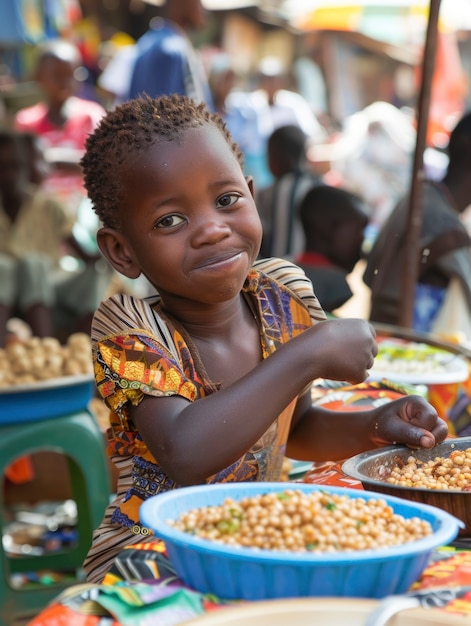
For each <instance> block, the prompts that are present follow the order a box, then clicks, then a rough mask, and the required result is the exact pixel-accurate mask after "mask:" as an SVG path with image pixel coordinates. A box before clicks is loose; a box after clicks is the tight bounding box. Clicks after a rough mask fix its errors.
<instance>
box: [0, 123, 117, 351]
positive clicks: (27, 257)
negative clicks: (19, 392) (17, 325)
mask: <svg viewBox="0 0 471 626" xmlns="http://www.w3.org/2000/svg"><path fill="white" fill-rule="evenodd" d="M46 174H47V164H45V162H44V159H43V150H42V146H41V140H40V138H39V137H38V136H37V135H35V134H34V133H20V132H17V131H9V130H7V131H1V132H0V346H1V345H5V343H6V338H7V327H8V322H9V320H10V319H11V318H12V317H18V318H20V319H22V320H24V321H25V322H26V323H27V324H28V325H29V327H30V329H31V333H32V334H33V335H34V336H37V337H49V336H55V337H58V338H60V339H65V338H66V337H67V336H68V335H69V334H70V333H72V332H76V331H79V332H86V333H87V334H88V333H89V331H90V324H91V318H92V315H93V313H94V311H95V309H96V306H97V303H98V302H99V301H100V300H101V299H102V297H103V295H104V291H105V289H106V286H107V284H108V281H109V279H110V275H111V274H110V270H109V269H108V266H107V264H106V263H105V262H104V260H103V259H102V256H101V253H99V251H98V248H96V249H95V250H93V249H92V250H90V251H89V252H88V253H87V251H86V250H85V249H84V247H83V246H81V245H80V241H79V240H78V239H77V238H76V236H75V233H76V231H75V229H74V220H72V219H71V218H70V216H69V215H68V214H67V211H66V210H65V207H64V205H62V204H61V203H60V202H59V201H58V200H57V198H56V197H55V196H54V195H52V194H51V193H50V192H48V191H47V190H45V189H44V188H42V181H43V180H44V177H45V175H46ZM66 253H67V254H68V255H70V257H71V258H73V259H75V263H74V266H73V267H70V268H67V267H63V266H62V265H61V262H62V260H63V259H64V255H65V254H66ZM100 261H101V263H102V265H103V268H102V270H103V271H99V270H98V268H97V262H100Z"/></svg>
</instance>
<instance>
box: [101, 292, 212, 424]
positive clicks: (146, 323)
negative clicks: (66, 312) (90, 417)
mask: <svg viewBox="0 0 471 626" xmlns="http://www.w3.org/2000/svg"><path fill="white" fill-rule="evenodd" d="M92 348H93V361H94V367H95V382H96V385H97V388H98V391H99V392H100V394H101V396H102V397H103V399H104V400H105V402H106V403H107V404H108V406H109V407H110V408H111V409H112V410H113V411H115V412H116V411H119V410H120V409H121V408H122V407H123V406H124V404H126V402H128V401H129V402H131V403H133V404H139V402H140V401H141V400H142V398H143V396H144V395H152V396H155V397H159V396H160V397H162V396H172V395H179V396H182V397H184V398H186V399H187V400H189V401H193V400H195V399H196V398H197V396H198V394H203V393H204V391H203V388H204V381H203V380H202V379H201V377H200V376H199V373H198V371H197V370H196V367H195V364H194V362H193V359H192V357H191V354H190V351H189V350H188V348H187V346H186V343H185V342H184V340H183V338H182V337H181V335H180V334H179V333H178V332H176V331H173V332H171V331H170V330H169V328H168V327H167V326H166V324H165V322H164V321H163V320H162V319H160V318H159V317H158V316H157V315H155V314H154V313H153V311H152V308H151V307H150V306H149V304H148V303H146V302H145V300H141V299H137V298H133V297H132V296H126V295H123V294H116V295H115V296H113V297H112V298H109V299H108V300H106V301H105V302H102V303H101V305H100V307H99V308H98V310H97V312H96V314H95V317H94V321H93V326H92Z"/></svg>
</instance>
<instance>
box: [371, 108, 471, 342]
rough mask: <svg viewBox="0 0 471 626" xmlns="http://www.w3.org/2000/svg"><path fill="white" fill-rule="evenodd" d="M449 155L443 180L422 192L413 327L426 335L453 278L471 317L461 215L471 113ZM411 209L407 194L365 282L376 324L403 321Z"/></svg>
mask: <svg viewBox="0 0 471 626" xmlns="http://www.w3.org/2000/svg"><path fill="white" fill-rule="evenodd" d="M447 152H448V158H449V162H448V167H447V170H446V173H445V176H444V177H443V179H442V180H440V181H436V180H425V181H424V183H423V188H422V198H421V203H422V216H423V217H422V232H421V234H420V240H419V242H418V245H419V250H420V252H421V256H420V260H419V263H420V265H419V267H418V283H417V285H416V293H415V302H414V315H413V318H414V319H413V328H414V329H415V330H419V331H422V332H429V331H431V329H432V326H433V323H434V320H435V318H436V316H437V315H438V314H439V311H440V308H441V306H442V305H443V303H444V301H445V298H446V294H447V289H448V287H449V285H450V283H451V281H452V280H453V279H455V280H456V281H457V285H458V287H459V289H460V292H461V294H462V299H463V303H464V305H465V307H466V310H467V317H468V319H470V318H471V247H470V243H471V240H470V238H469V235H468V232H467V229H466V227H465V225H464V223H463V220H462V217H461V216H462V214H463V212H464V211H465V210H466V208H467V207H468V206H469V205H470V204H471V176H470V175H469V167H470V163H471V112H468V113H466V114H465V115H464V116H463V117H462V118H461V120H460V121H459V122H458V124H457V125H456V126H455V128H454V129H453V131H452V132H451V135H450V140H449V142H448V147H447ZM408 211H409V196H408V195H406V196H404V197H403V198H402V199H401V200H400V201H399V203H398V204H397V206H396V207H395V209H394V210H393V212H392V213H391V215H390V216H389V219H388V220H387V221H386V223H385V224H384V225H383V227H382V229H381V231H380V233H379V235H378V237H377V239H376V241H375V244H374V246H373V248H372V250H371V252H370V254H369V256H368V264H367V267H366V270H365V273H364V276H363V280H364V282H365V283H366V285H368V286H369V287H370V288H371V313H370V319H371V320H372V321H374V322H379V323H384V324H398V323H399V314H400V310H401V280H402V275H403V270H404V268H403V258H404V246H405V243H406V236H407V230H406V229H407V218H408ZM448 330H449V332H450V333H452V332H454V330H456V331H459V330H460V329H452V328H451V327H450V328H449V329H448Z"/></svg>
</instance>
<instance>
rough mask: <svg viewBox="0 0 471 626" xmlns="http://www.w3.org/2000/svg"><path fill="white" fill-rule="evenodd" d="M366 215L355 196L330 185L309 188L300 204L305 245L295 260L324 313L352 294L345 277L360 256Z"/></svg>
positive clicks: (364, 209)
mask: <svg viewBox="0 0 471 626" xmlns="http://www.w3.org/2000/svg"><path fill="white" fill-rule="evenodd" d="M368 214H369V211H368V210H367V208H366V205H365V203H364V202H363V200H362V199H361V198H360V197H359V196H357V195H355V194H353V193H351V192H349V191H347V190H345V189H340V188H338V187H332V186H330V185H317V186H316V187H313V188H311V189H310V190H309V191H308V192H307V193H306V194H305V196H304V198H303V200H302V202H301V204H300V207H299V219H300V222H301V224H302V227H303V232H304V238H305V246H304V250H303V252H302V253H301V254H299V255H297V257H296V258H295V263H296V264H297V265H299V266H300V267H301V268H302V269H303V270H304V272H305V273H306V276H307V277H308V278H309V279H310V280H311V282H312V284H313V287H314V292H315V294H316V296H317V299H318V300H319V302H320V303H321V306H322V308H323V309H324V311H326V312H327V313H332V312H333V311H335V309H338V308H339V307H341V306H342V305H343V304H345V302H347V300H349V299H350V298H351V297H352V296H353V292H352V290H351V288H350V285H349V284H348V281H347V276H348V274H350V273H351V272H352V271H353V269H354V267H355V265H356V264H357V263H358V261H359V260H360V258H361V256H362V245H363V238H364V233H365V229H366V227H367V225H368V221H369V217H368Z"/></svg>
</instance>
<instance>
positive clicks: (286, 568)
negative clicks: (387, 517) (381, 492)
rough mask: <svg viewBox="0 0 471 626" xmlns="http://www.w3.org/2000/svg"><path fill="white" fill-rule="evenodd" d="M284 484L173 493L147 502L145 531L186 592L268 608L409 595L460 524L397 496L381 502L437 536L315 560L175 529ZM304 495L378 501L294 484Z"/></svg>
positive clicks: (220, 486)
mask: <svg viewBox="0 0 471 626" xmlns="http://www.w3.org/2000/svg"><path fill="white" fill-rule="evenodd" d="M287 488H289V486H287V484H286V483H240V484H239V483H237V484H235V483H231V484H227V483H225V484H217V485H202V486H196V487H185V488H181V489H176V490H174V491H170V492H167V493H164V494H160V495H158V496H154V497H151V498H149V499H148V500H146V501H145V502H144V503H143V504H142V506H141V513H140V515H141V520H142V523H143V524H144V525H145V526H147V527H148V528H151V529H152V530H153V531H154V532H155V534H156V536H157V537H160V538H162V539H163V540H164V541H165V543H166V547H167V551H168V555H169V558H170V561H171V562H172V564H173V565H174V567H175V569H176V571H177V574H178V575H179V577H180V578H181V579H182V580H183V582H184V583H185V584H187V585H188V586H189V587H192V588H194V589H196V590H197V591H200V592H203V593H213V594H216V595H217V596H219V597H220V598H228V599H246V600H264V599H270V598H289V597H303V596H317V597H319V596H324V597H325V596H344V597H347V596H348V597H364V598H382V597H384V596H386V595H389V594H392V593H402V592H404V591H406V590H408V589H409V587H410V585H411V584H412V583H413V582H414V581H416V580H417V579H418V578H419V576H420V575H421V573H422V571H423V570H424V568H425V567H426V565H427V563H428V561H429V558H430V555H431V553H432V551H433V550H434V549H435V548H436V547H438V546H441V545H445V544H447V543H449V542H450V541H452V540H453V539H454V538H455V537H456V535H457V533H458V521H457V520H456V519H455V518H454V517H452V516H451V515H449V514H448V513H446V512H444V511H441V510H440V509H436V508H433V507H429V506H426V505H422V504H417V503H413V502H407V501H406V500H401V499H399V498H395V497H393V496H384V499H385V500H386V501H387V502H388V503H389V504H390V506H392V507H393V509H394V511H395V512H396V513H398V514H400V515H402V516H404V517H409V518H410V517H415V516H418V517H420V518H422V519H425V520H427V521H429V522H430V523H431V525H432V528H433V531H434V532H433V534H432V535H430V536H428V537H425V538H423V539H420V540H417V541H412V542H410V543H407V544H403V545H399V546H393V547H389V548H381V549H375V550H362V551H354V552H352V551H350V552H337V553H322V554H313V553H311V552H303V553H300V552H298V553H295V552H282V551H275V550H257V549H255V548H242V547H232V546H228V545H223V544H220V543H216V542H211V541H208V540H205V539H202V538H200V537H197V536H194V535H191V534H189V533H186V532H183V531H181V530H178V529H176V528H173V527H172V526H171V525H169V524H168V520H176V519H177V518H178V517H179V516H180V514H181V513H182V512H184V511H188V510H189V509H195V508H199V507H203V506H212V505H216V504H221V503H222V502H224V500H225V499H226V498H228V497H230V498H232V499H234V500H240V499H242V498H244V497H253V496H255V495H259V494H263V493H267V492H274V491H275V492H277V491H278V492H282V491H286V489H287ZM292 488H293V489H299V490H300V491H302V492H304V493H311V492H313V491H316V490H323V491H327V492H329V493H332V494H341V495H347V496H350V497H352V498H358V497H361V498H367V499H371V498H373V499H377V498H378V494H375V493H370V492H366V491H365V492H359V491H358V490H354V489H345V488H336V487H324V486H318V485H308V484H301V483H299V484H298V483H296V485H293V486H292Z"/></svg>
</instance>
